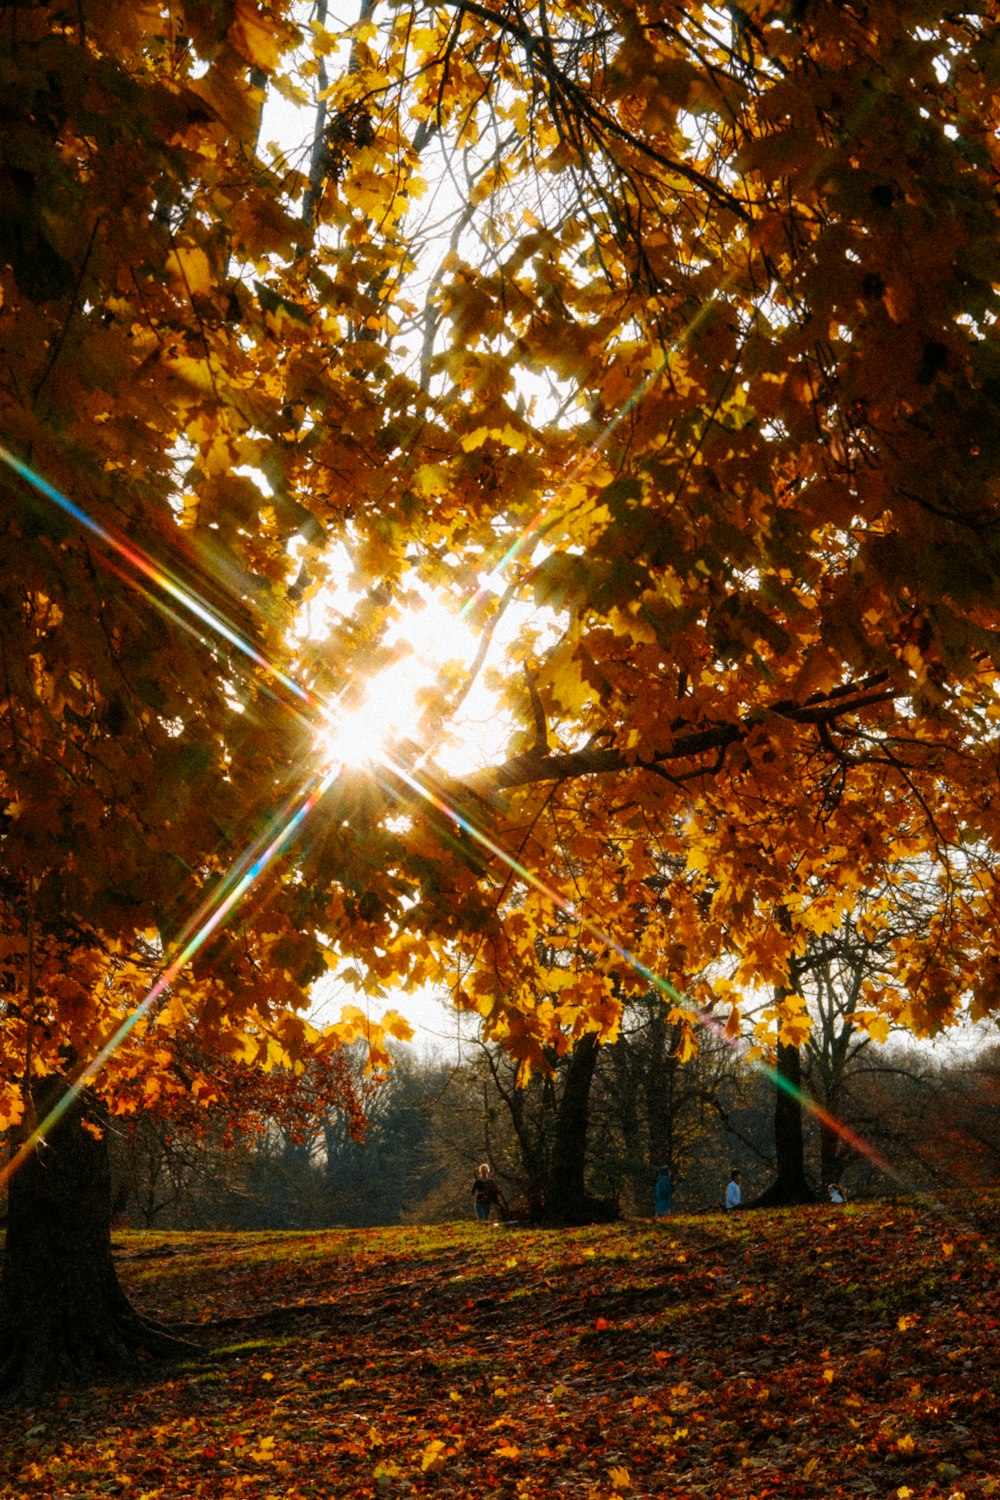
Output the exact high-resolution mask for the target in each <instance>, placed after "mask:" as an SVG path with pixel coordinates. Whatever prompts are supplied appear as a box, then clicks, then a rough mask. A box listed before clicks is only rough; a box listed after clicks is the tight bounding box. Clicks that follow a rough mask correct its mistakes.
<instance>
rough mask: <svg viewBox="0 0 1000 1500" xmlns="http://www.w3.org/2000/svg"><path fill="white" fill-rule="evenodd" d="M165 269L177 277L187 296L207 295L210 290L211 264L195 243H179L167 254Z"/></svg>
mask: <svg viewBox="0 0 1000 1500" xmlns="http://www.w3.org/2000/svg"><path fill="white" fill-rule="evenodd" d="M167 270H168V271H169V272H170V274H171V275H172V276H174V277H176V278H177V280H178V281H180V282H181V283H182V284H183V286H184V290H185V291H186V292H187V294H188V296H189V297H192V296H196V295H197V296H201V297H207V296H209V295H210V293H211V291H212V266H211V263H210V261H209V259H208V256H207V255H206V254H205V252H204V250H200V249H199V248H198V246H197V245H179V246H178V247H177V249H176V250H171V252H170V254H169V255H168V256H167Z"/></svg>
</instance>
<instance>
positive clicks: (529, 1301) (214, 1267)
mask: <svg viewBox="0 0 1000 1500" xmlns="http://www.w3.org/2000/svg"><path fill="white" fill-rule="evenodd" d="M998 1207H1000V1199H998V1198H997V1197H996V1196H993V1197H990V1198H988V1199H983V1198H977V1199H975V1200H961V1201H959V1200H955V1201H953V1202H950V1203H948V1204H946V1205H942V1204H935V1205H931V1204H929V1203H913V1202H909V1203H903V1204H886V1203H878V1204H864V1205H858V1206H851V1207H848V1208H847V1209H839V1210H838V1209H834V1208H832V1207H818V1208H811V1209H798V1210H785V1211H780V1212H773V1213H769V1214H764V1213H759V1212H750V1213H745V1214H743V1215H732V1216H725V1215H722V1214H710V1215H702V1216H698V1217H692V1218H675V1219H671V1220H669V1221H667V1223H666V1224H665V1225H664V1226H663V1227H659V1226H653V1225H651V1224H649V1223H635V1224H632V1225H617V1226H609V1227H601V1228H595V1229H587V1230H580V1231H574V1232H568V1233H566V1232H553V1231H543V1230H535V1231H532V1230H522V1229H511V1228H499V1229H490V1228H483V1227H481V1226H478V1225H474V1224H461V1225H454V1226H442V1227H435V1228H430V1229H414V1228H398V1229H389V1230H377V1231H367V1230H350V1231H347V1230H345V1231H331V1232H325V1233H320V1234H299V1235H296V1234H243V1235H236V1234H234V1235H220V1234H202V1235H198V1234H191V1235H184V1234H156V1233H149V1234H131V1233H129V1234H124V1235H121V1236H119V1240H118V1245H117V1249H118V1255H119V1260H120V1266H121V1270H122V1275H123V1278H124V1280H125V1282H126V1284H127V1286H128V1287H129V1290H130V1292H131V1293H132V1295H133V1296H134V1297H135V1299H136V1300H137V1302H138V1303H139V1304H140V1305H141V1306H142V1307H143V1309H144V1310H146V1311H149V1312H151V1313H153V1314H155V1315H157V1316H159V1317H161V1318H164V1319H166V1320H168V1321H170V1322H171V1323H172V1324H175V1325H176V1324H177V1323H182V1324H183V1325H185V1327H186V1331H187V1332H188V1334H189V1335H190V1336H191V1337H192V1338H194V1339H196V1340H197V1341H198V1342H199V1343H201V1344H204V1345H205V1347H206V1354H205V1357H204V1359H198V1360H194V1361H192V1363H191V1364H190V1365H187V1366H185V1367H183V1368H177V1367H173V1368H165V1367H152V1368H151V1369H150V1371H148V1372H146V1375H145V1377H144V1378H143V1380H142V1382H141V1383H137V1384H135V1385H133V1386H129V1387H124V1386H115V1387H108V1388H104V1389H101V1390H97V1391H86V1392H64V1393H63V1394H62V1395H61V1396H60V1397H58V1398H57V1399H56V1400H55V1401H54V1402H53V1404H52V1405H51V1406H50V1407H48V1408H46V1409H44V1410H42V1409H35V1410H31V1411H25V1410H23V1409H22V1410H15V1411H8V1412H6V1413H4V1414H3V1416H2V1418H0V1421H2V1426H3V1429H4V1442H3V1444H2V1448H0V1495H2V1496H3V1497H5V1500H6V1497H15V1496H17V1497H42V1496H45V1497H59V1500H64V1497H71V1496H72V1497H78V1496H80V1497H82V1496H87V1497H97V1496H102V1495H127V1496H129V1497H135V1500H195V1497H199V1500H200V1497H212V1500H215V1497H219V1500H222V1497H225V1500H231V1497H244V1496H245V1497H252V1500H272V1497H278V1496H281V1497H282V1500H327V1497H334V1496H337V1497H339V1496H389V1497H392V1496H404V1495H429V1494H437V1495H442V1496H466V1495H468V1496H472V1495H476V1496H479V1495H484V1494H485V1495H497V1496H505V1497H527V1500H534V1497H538V1500H541V1497H546V1496H557V1495H558V1496H562V1495H567V1496H568V1495H571V1496H595V1497H597V1496H600V1497H614V1496H619V1497H629V1496H633V1497H659V1496H663V1497H678V1500H679V1497H685V1500H687V1497H691V1496H705V1497H712V1500H730V1497H731V1500H737V1497H738V1500H763V1497H765V1496H770V1495H778V1494H780V1495H781V1496H782V1497H783V1500H794V1497H799V1496H803V1497H804V1496H816V1497H820V1496H822V1497H824V1500H827V1497H831V1496H839V1495H846V1496H854V1495H878V1496H883V1497H898V1500H911V1497H912V1500H929V1497H937V1496H940V1497H942V1500H945V1497H951V1500H960V1497H964V1500H973V1497H979V1496H984V1497H985V1496H991V1495H994V1494H996V1495H1000V1442H998V1437H997V1430H998V1429H1000V1421H998V1418H1000V1347H998V1344H1000V1334H998V1329H1000V1289H998V1284H997V1266H996V1256H995V1248H996V1219H997V1210H998ZM209 1351H211V1352H209Z"/></svg>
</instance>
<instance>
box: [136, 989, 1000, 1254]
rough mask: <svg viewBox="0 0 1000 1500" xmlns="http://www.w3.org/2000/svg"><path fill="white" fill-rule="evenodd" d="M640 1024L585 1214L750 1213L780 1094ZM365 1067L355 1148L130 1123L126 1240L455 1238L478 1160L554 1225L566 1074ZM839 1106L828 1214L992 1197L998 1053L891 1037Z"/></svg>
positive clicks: (629, 1034)
mask: <svg viewBox="0 0 1000 1500" xmlns="http://www.w3.org/2000/svg"><path fill="white" fill-rule="evenodd" d="M632 1020H633V1022H634V1023H635V1024H634V1026H633V1027H632V1028H629V1027H628V1026H626V1030H625V1032H624V1033H623V1035H622V1037H621V1038H620V1039H619V1041H618V1042H617V1043H615V1044H613V1045H611V1046H608V1047H605V1048H602V1049H601V1051H600V1055H599V1057H598V1059H597V1064H596V1067H595V1071H594V1077H593V1082H592V1085H591V1089H590V1095H589V1101H588V1106H589V1107H588V1118H587V1120H586V1129H585V1141H586V1154H585V1163H584V1178H583V1180H584V1184H585V1188H586V1190H587V1192H588V1194H589V1196H590V1198H591V1200H592V1202H594V1203H597V1204H602V1203H603V1204H605V1205H606V1206H607V1207H608V1209H609V1211H612V1212H614V1213H616V1214H618V1213H620V1214H621V1215H622V1216H623V1217H626V1218H633V1217H640V1218H645V1217H649V1216H651V1215H652V1209H653V1198H652V1193H653V1181H654V1178H655V1176H656V1173H657V1169H658V1167H659V1166H661V1165H667V1166H668V1167H669V1168H670V1172H671V1177H672V1180H673V1187H674V1208H675V1211H677V1212H680V1213H691V1212H698V1211H702V1210H706V1209H716V1208H719V1207H720V1206H721V1203H722V1199H723V1196H724V1192H725V1185H726V1182H727V1180H728V1176H729V1171H730V1168H731V1167H733V1166H736V1167H738V1168H739V1169H740V1170H741V1171H742V1172H743V1186H744V1199H745V1201H751V1200H752V1199H753V1197H754V1195H755V1193H757V1192H760V1191H762V1190H763V1189H764V1188H765V1186H766V1184H767V1183H768V1182H769V1181H770V1180H771V1178H772V1177H773V1174H774V1170H775V1158H774V1132H773V1116H774V1090H773V1085H772V1083H771V1082H770V1080H769V1079H768V1078H767V1077H766V1076H765V1075H764V1074H762V1073H761V1071H760V1070H759V1069H756V1068H754V1067H752V1066H748V1065H746V1064H745V1063H741V1062H740V1061H739V1060H738V1059H737V1058H735V1057H734V1056H733V1054H732V1051H731V1049H730V1048H728V1047H727V1046H724V1045H721V1044H716V1045H714V1046H712V1045H707V1046H706V1047H705V1048H703V1050H702V1052H701V1053H700V1055H699V1056H698V1058H697V1059H695V1060H694V1061H690V1062H687V1063H683V1064H682V1063H679V1062H678V1060H677V1058H676V1056H673V1055H671V1053H670V1051H669V1043H670V1040H671V1037H670V1030H671V1028H670V1027H669V1025H668V1024H667V1023H666V1022H665V1021H664V1018H663V1012H662V1007H657V1006H656V1005H655V1004H651V1005H650V1006H649V1008H648V1009H647V1010H646V1012H645V1013H644V1014H643V1015H642V1016H640V1017H636V1016H634V1015H633V1017H632ZM821 1062H822V1059H821V1058H818V1057H817V1056H816V1055H814V1054H813V1053H810V1052H809V1051H808V1050H807V1052H806V1063H805V1082H806V1085H807V1090H808V1091H809V1093H810V1096H811V1097H817V1098H818V1097H821V1095H822V1075H821V1071H820V1065H821ZM356 1065H357V1070H358V1072H357V1081H358V1086H359V1089H360V1090H361V1091H362V1093H363V1095H364V1104H365V1110H366V1123H365V1124H364V1126H363V1128H361V1129H360V1130H359V1131H358V1132H357V1133H356V1134H354V1133H352V1129H351V1121H350V1119H349V1117H348V1116H346V1115H344V1114H343V1113H338V1114H334V1115H326V1116H323V1117H321V1118H319V1119H316V1120H313V1121H312V1122H311V1123H310V1124H307V1125H302V1124H301V1123H300V1124H299V1125H298V1126H290V1124H289V1122H288V1120H287V1118H286V1120H285V1121H284V1122H282V1120H280V1119H278V1118H272V1119H270V1120H262V1121H258V1122H257V1125H256V1127H255V1129H254V1131H253V1132H252V1133H251V1134H247V1133H246V1132H242V1133H241V1132H240V1131H239V1130H238V1129H237V1130H233V1128H232V1122H231V1121H227V1120H226V1119H224V1118H216V1119H215V1120H214V1121H212V1120H210V1121H209V1122H208V1125H207V1128H206V1122H205V1121H197V1122H195V1123H194V1125H193V1126H192V1127H191V1128H190V1129H189V1130H187V1131H185V1130H184V1129H183V1127H181V1128H180V1129H178V1126H177V1122H176V1121H171V1120H169V1119H164V1118H158V1117H157V1115H156V1113H155V1112H147V1113H144V1114H143V1115H141V1116H139V1117H138V1118H136V1119H135V1120H132V1121H129V1120H123V1119H121V1118H119V1119H118V1120H116V1121H115V1122H114V1124H113V1126H112V1128H111V1143H112V1164H113V1169H114V1181H115V1189H114V1192H115V1208H116V1215H117V1217H116V1222H117V1223H118V1224H119V1225H123V1224H128V1225H132V1226H135V1227H138V1228H160V1229H166V1228H171V1229H242V1230H259V1229H274V1230H295V1229H316V1228H326V1227H329V1226H334V1225H353V1226H372V1225H390V1224H427V1223H437V1222H448V1221H453V1220H456V1219H463V1218H470V1217H471V1216H472V1211H473V1210H472V1200H471V1196H470V1188H471V1183H472V1178H473V1176H474V1174H475V1172H476V1169H477V1167H478V1166H479V1164H480V1163H481V1162H483V1161H486V1162H488V1163H489V1164H490V1166H491V1168H492V1171H493V1174H494V1176H495V1177H496V1179H497V1181H498V1184H499V1185H500V1187H501V1190H502V1192H503V1194H504V1196H505V1199H506V1202H507V1204H508V1205H509V1206H510V1208H511V1210H512V1211H514V1212H517V1213H520V1214H521V1215H523V1216H525V1217H530V1216H531V1215H532V1213H533V1212H534V1213H536V1214H538V1216H539V1217H541V1218H543V1219H544V1216H545V1204H544V1189H545V1184H546V1182H547V1180H548V1174H549V1172H550V1169H551V1164H552V1162H553V1159H554V1158H557V1157H558V1152H559V1139H558V1136H559V1128H560V1124H559V1122H560V1104H561V1101H562V1099H563V1097H564V1094H565V1086H566V1074H567V1071H568V1064H567V1063H565V1062H563V1063H561V1064H559V1065H558V1066H557V1067H556V1069H555V1072H554V1074H553V1076H552V1078H550V1079H541V1078H535V1079H533V1080H532V1081H531V1082H529V1084H528V1085H527V1086H526V1087H525V1088H523V1089H520V1090H518V1089H515V1088H514V1087H513V1072H514V1070H513V1068H512V1067H511V1065H510V1063H509V1061H508V1060H506V1059H505V1058H504V1057H503V1055H502V1053H500V1052H499V1051H498V1050H497V1049H496V1048H495V1047H494V1048H491V1047H488V1046H485V1045H482V1044H473V1043H467V1044H466V1047H465V1056H464V1060H460V1061H456V1060H454V1059H450V1058H447V1057H445V1056H444V1055H442V1054H441V1053H438V1054H434V1053H427V1052H423V1053H421V1052H415V1051H412V1050H410V1049H399V1050H398V1052H397V1055H396V1058H395V1062H394V1066H393V1068H392V1070H391V1071H390V1072H388V1073H386V1074H383V1075H381V1076H379V1077H377V1078H375V1079H365V1078H364V1076H363V1067H362V1063H361V1058H360V1055H359V1056H357V1057H356ZM839 1101H840V1109H841V1115H840V1119H841V1122H842V1123H843V1125H844V1126H845V1127H846V1130H845V1134H843V1135H842V1134H838V1133H837V1132H832V1133H831V1132H829V1131H824V1129H823V1126H822V1124H821V1123H820V1121H819V1120H818V1119H817V1118H816V1116H815V1115H814V1114H813V1113H811V1112H809V1111H808V1110H807V1111H806V1123H805V1130H804V1136H805V1142H804V1144H805V1163H806V1175H807V1179H808V1181H809V1183H810V1185H811V1187H812V1190H813V1192H814V1193H815V1194H816V1196H817V1198H818V1199H819V1200H820V1201H823V1200H824V1199H825V1198H826V1196H827V1194H826V1188H827V1185H828V1184H829V1182H830V1181H838V1182H840V1183H841V1184H842V1185H843V1187H844V1188H845V1189H846V1190H847V1195H848V1198H849V1199H850V1200H852V1201H853V1200H855V1199H861V1198H873V1197H881V1196H888V1197H899V1196H904V1197H905V1196H907V1195H909V1194H914V1193H916V1194H921V1193H930V1194H932V1195H935V1196H936V1195H938V1194H941V1193H945V1192H949V1191H952V1190H954V1189H956V1188H966V1189H974V1188H986V1187H990V1186H992V1185H993V1184H994V1183H995V1182H996V1181H997V1177H998V1174H1000V1045H998V1044H997V1043H995V1042H991V1041H990V1040H989V1038H988V1037H985V1038H978V1039H976V1040H975V1041H973V1040H970V1042H969V1044H968V1045H967V1046H965V1047H963V1048H951V1049H944V1050H942V1049H931V1048H915V1047H913V1046H912V1045H910V1044H908V1043H906V1042H905V1041H902V1040H899V1039H896V1040H894V1041H892V1042H890V1043H888V1044H883V1045H872V1046H863V1047H861V1048H860V1049H859V1051H858V1052H857V1055H856V1056H854V1057H852V1064H851V1066H850V1068H849V1069H848V1071H847V1074H846V1078H845V1079H844V1080H842V1083H841V1088H840V1095H839ZM831 1136H832V1138H831ZM845 1136H846V1138H845ZM866 1148H867V1149H866ZM569 1217H570V1219H572V1213H571V1212H570V1215H569Z"/></svg>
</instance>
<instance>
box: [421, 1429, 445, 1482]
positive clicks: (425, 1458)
mask: <svg viewBox="0 0 1000 1500" xmlns="http://www.w3.org/2000/svg"><path fill="white" fill-rule="evenodd" d="M446 1456H447V1444H446V1443H443V1442H442V1441H441V1439H440V1438H432V1439H431V1441H430V1442H429V1443H428V1444H427V1447H426V1448H425V1449H424V1451H423V1453H422V1454H421V1455H420V1467H421V1469H423V1471H424V1473H425V1474H440V1472H441V1470H442V1469H443V1468H444V1461H445V1457H446Z"/></svg>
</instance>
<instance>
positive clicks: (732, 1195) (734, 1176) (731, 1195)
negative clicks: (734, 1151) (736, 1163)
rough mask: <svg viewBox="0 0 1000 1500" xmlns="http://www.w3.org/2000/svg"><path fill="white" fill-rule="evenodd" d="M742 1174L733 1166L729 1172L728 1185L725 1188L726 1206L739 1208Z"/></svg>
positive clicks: (741, 1193) (741, 1195) (741, 1192)
mask: <svg viewBox="0 0 1000 1500" xmlns="http://www.w3.org/2000/svg"><path fill="white" fill-rule="evenodd" d="M742 1182H743V1174H742V1172H737V1171H736V1168H735V1167H734V1168H733V1170H732V1171H731V1172H730V1174H729V1186H728V1187H727V1188H726V1207H727V1208H739V1206H740V1203H741V1201H742V1198H743V1191H742V1186H741V1184H742Z"/></svg>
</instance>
